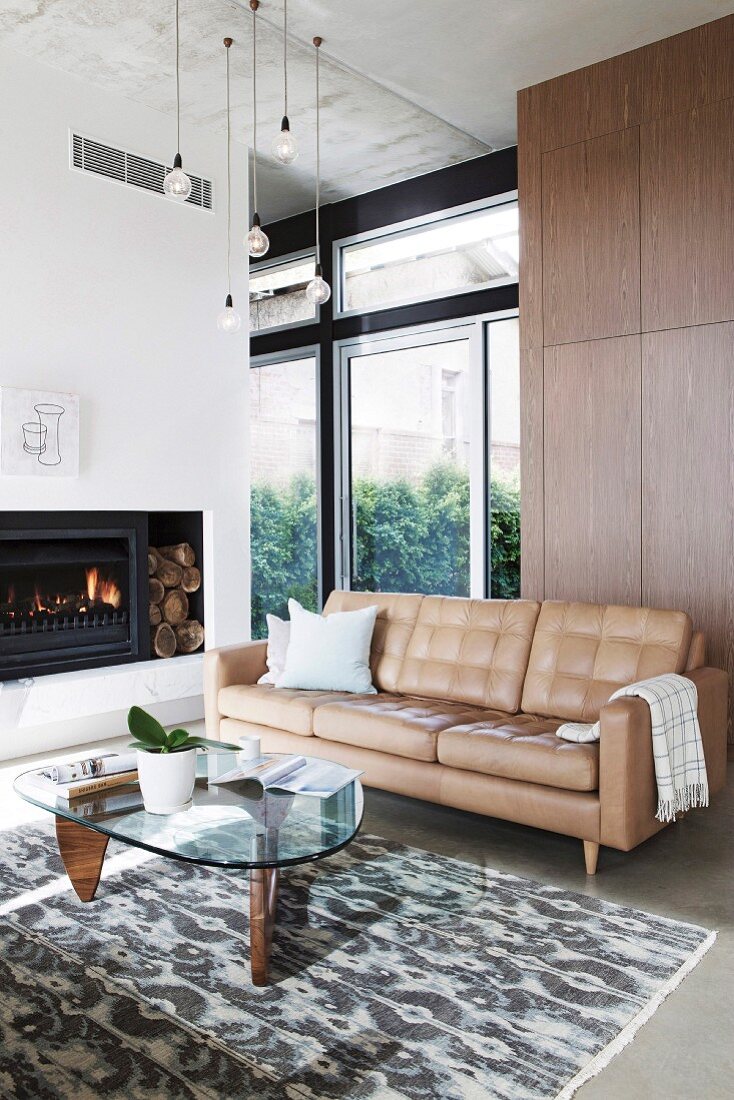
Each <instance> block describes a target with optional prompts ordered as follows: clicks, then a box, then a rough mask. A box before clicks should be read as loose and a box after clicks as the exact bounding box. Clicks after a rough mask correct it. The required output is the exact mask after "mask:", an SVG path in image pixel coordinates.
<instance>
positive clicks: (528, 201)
mask: <svg viewBox="0 0 734 1100" xmlns="http://www.w3.org/2000/svg"><path fill="white" fill-rule="evenodd" d="M540 101H541V94H540V92H539V90H538V88H537V87H534V88H525V89H524V90H523V91H521V92H518V96H517V136H518V141H517V188H518V202H519V207H520V347H521V348H541V347H542V346H543V190H542V176H541V166H542V156H541V151H540V118H541V116H540V111H541V102H540Z"/></svg>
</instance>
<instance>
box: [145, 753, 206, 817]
mask: <svg viewBox="0 0 734 1100" xmlns="http://www.w3.org/2000/svg"><path fill="white" fill-rule="evenodd" d="M138 779H139V780H140V793H141V794H142V796H143V802H144V804H145V809H146V810H147V812H148V813H149V814H175V813H179V812H180V811H181V810H187V809H188V808H189V806H190V805H191V796H192V795H193V793H194V782H195V780H196V749H186V750H185V751H184V752H166V753H160V752H143V750H142V749H138Z"/></svg>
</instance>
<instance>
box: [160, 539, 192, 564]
mask: <svg viewBox="0 0 734 1100" xmlns="http://www.w3.org/2000/svg"><path fill="white" fill-rule="evenodd" d="M158 553H159V554H160V555H161V556H162V557H164V558H168V560H169V561H175V562H178V564H179V565H183V566H189V565H193V564H194V562H195V561H196V555H195V554H194V551H193V549H192V548H191V546H190V545H189V544H188V542H179V543H176V545H175V546H159V547H158Z"/></svg>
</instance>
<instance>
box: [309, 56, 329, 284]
mask: <svg viewBox="0 0 734 1100" xmlns="http://www.w3.org/2000/svg"><path fill="white" fill-rule="evenodd" d="M322 41H323V39H321V38H314V40H313V44H314V46H315V47H316V267H315V269H314V277H313V279H312V280H311V282H310V283H309V284H308V286H307V287H306V298H307V299H308V301H309V302H310V303H311V305H313V306H323V305H324V304H325V303H326V302H328V300H329V298H331V287H330V286H329V284H328V283H327V281H326V279H325V278H324V274H323V270H322V268H321V224H320V208H321V93H320V87H319V48H320V46H321V43H322Z"/></svg>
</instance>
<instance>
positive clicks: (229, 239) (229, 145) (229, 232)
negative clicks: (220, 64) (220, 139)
mask: <svg viewBox="0 0 734 1100" xmlns="http://www.w3.org/2000/svg"><path fill="white" fill-rule="evenodd" d="M228 41H229V39H228ZM226 54H227V294H230V295H231V293H232V272H231V252H232V141H231V138H230V121H229V46H227V47H226Z"/></svg>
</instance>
